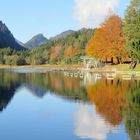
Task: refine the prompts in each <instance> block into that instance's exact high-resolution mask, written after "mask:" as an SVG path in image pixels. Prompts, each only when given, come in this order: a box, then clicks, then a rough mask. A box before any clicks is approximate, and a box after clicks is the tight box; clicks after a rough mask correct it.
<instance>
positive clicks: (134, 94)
mask: <svg viewBox="0 0 140 140" xmlns="http://www.w3.org/2000/svg"><path fill="white" fill-rule="evenodd" d="M0 138H1V139H2V140H138V139H140V81H139V79H132V80H130V79H128V80H127V79H125V80H122V78H121V77H119V76H118V77H116V78H115V79H107V77H106V75H99V74H92V73H87V74H86V75H85V76H84V77H83V78H80V77H71V76H66V75H65V74H64V73H63V72H55V71H50V70H41V69H22V70H21V69H16V70H5V71H4V70H1V71H0Z"/></svg>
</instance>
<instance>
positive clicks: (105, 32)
mask: <svg viewBox="0 0 140 140" xmlns="http://www.w3.org/2000/svg"><path fill="white" fill-rule="evenodd" d="M121 31H122V20H121V18H120V17H118V16H117V15H111V16H109V17H108V18H107V19H106V20H105V22H104V23H103V24H101V26H100V27H99V28H98V29H97V30H96V32H95V35H94V36H93V37H92V39H91V40H90V41H89V43H88V45H87V47H86V54H87V55H89V56H93V57H96V58H100V59H104V60H105V59H107V58H117V60H118V63H119V62H120V58H121V57H123V56H124V55H125V54H126V53H125V51H124V45H125V41H124V38H123V37H122V34H121Z"/></svg>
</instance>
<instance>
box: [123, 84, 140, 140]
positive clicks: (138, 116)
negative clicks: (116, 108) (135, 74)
mask: <svg viewBox="0 0 140 140" xmlns="http://www.w3.org/2000/svg"><path fill="white" fill-rule="evenodd" d="M123 119H124V122H125V127H126V130H127V132H128V134H129V136H130V138H131V140H139V139H140V82H137V85H136V86H135V87H134V88H132V89H131V90H130V91H129V92H128V93H127V94H126V105H125V107H124V108H123Z"/></svg>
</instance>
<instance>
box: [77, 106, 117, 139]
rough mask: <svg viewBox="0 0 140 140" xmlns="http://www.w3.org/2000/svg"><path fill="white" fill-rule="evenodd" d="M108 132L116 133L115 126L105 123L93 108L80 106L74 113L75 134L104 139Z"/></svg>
mask: <svg viewBox="0 0 140 140" xmlns="http://www.w3.org/2000/svg"><path fill="white" fill-rule="evenodd" d="M109 133H117V128H116V127H114V126H112V125H110V124H109V123H107V122H106V121H105V120H104V118H102V117H101V116H100V115H99V114H97V113H96V111H95V108H94V109H90V108H88V107H83V106H82V107H81V109H80V110H79V112H77V113H76V114H75V135H76V136H80V137H82V138H90V139H96V140H105V139H107V135H108V134H109Z"/></svg>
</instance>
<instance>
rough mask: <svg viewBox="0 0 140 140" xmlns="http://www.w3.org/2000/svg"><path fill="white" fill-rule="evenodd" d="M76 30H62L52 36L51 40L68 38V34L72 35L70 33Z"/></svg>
mask: <svg viewBox="0 0 140 140" xmlns="http://www.w3.org/2000/svg"><path fill="white" fill-rule="evenodd" d="M74 32H75V31H73V30H67V31H65V32H62V33H60V34H58V35H56V36H54V37H51V38H50V40H51V41H54V40H58V39H62V38H66V37H67V36H68V35H70V34H72V33H74Z"/></svg>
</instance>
